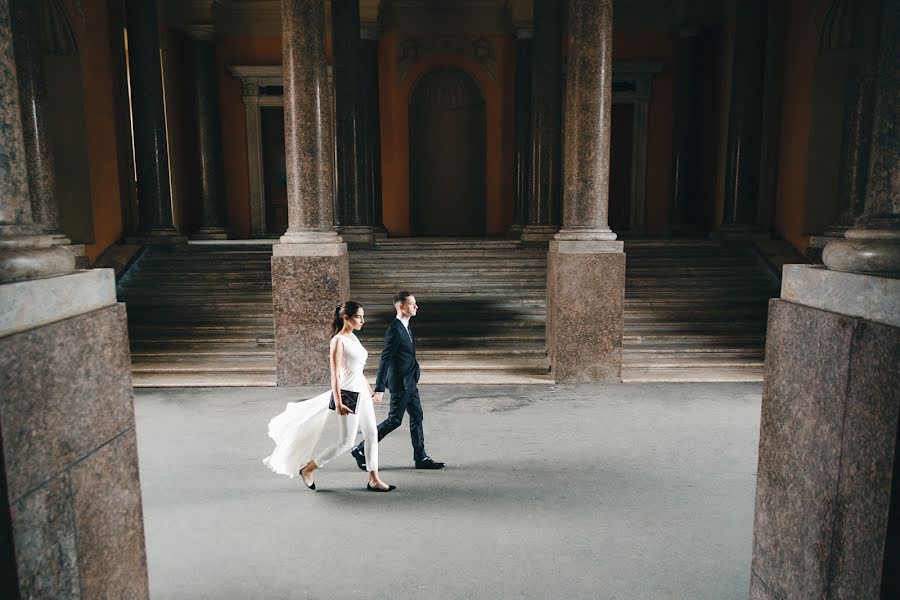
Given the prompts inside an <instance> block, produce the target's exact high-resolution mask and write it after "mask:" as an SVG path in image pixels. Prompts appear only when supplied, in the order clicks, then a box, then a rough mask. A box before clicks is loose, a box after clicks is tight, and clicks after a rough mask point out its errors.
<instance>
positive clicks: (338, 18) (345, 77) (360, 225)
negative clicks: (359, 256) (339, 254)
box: [331, 0, 374, 247]
mask: <svg viewBox="0 0 900 600" xmlns="http://www.w3.org/2000/svg"><path fill="white" fill-rule="evenodd" d="M331 23H332V25H331V31H332V34H333V38H332V39H333V47H334V61H333V73H334V121H335V122H334V142H335V145H336V148H335V156H336V158H337V165H336V166H337V190H335V200H336V202H335V225H337V231H338V233H340V234H341V237H343V238H344V241H345V242H347V244H348V245H350V246H351V247H353V246H361V247H371V246H372V242H373V240H374V229H373V227H372V207H371V206H369V205H368V201H369V200H370V195H369V194H367V193H366V190H365V189H364V188H365V182H364V180H363V178H364V175H365V166H364V157H365V148H364V143H365V141H364V139H363V134H364V131H363V122H364V120H365V116H364V111H365V108H364V106H363V101H362V85H361V84H362V82H361V81H360V74H361V70H362V69H361V64H360V63H361V59H362V54H361V44H360V31H359V0H332V3H331Z"/></svg>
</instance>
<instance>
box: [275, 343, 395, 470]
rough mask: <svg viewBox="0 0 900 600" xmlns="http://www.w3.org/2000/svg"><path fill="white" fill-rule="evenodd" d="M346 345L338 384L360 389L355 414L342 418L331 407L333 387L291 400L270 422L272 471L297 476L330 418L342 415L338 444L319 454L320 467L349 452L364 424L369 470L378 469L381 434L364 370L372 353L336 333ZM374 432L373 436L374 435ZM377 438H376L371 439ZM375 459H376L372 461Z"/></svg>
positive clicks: (310, 457)
mask: <svg viewBox="0 0 900 600" xmlns="http://www.w3.org/2000/svg"><path fill="white" fill-rule="evenodd" d="M336 337H337V338H338V340H340V343H342V344H343V345H344V352H343V358H342V360H341V363H342V364H341V372H340V375H339V377H338V382H339V383H338V385H339V386H340V388H341V389H342V390H350V391H353V392H359V400H358V401H357V405H356V414H351V415H347V416H344V417H339V416H338V415H337V413H336V412H335V411H333V410H330V409H329V408H328V404H329V402H330V400H331V390H328V391H326V392H324V393H322V394H319V395H318V396H315V397H313V398H310V399H309V400H303V401H301V402H288V404H287V406H286V407H285V409H284V412H283V413H281V414H279V415H278V416H276V417H275V418H273V419H272V420H271V421H269V437H270V438H272V439H273V440H275V444H276V447H275V451H274V452H272V454H271V456H267V457H266V458H264V459H263V463H265V464H266V466H268V467H269V468H270V469H272V471H274V472H275V473H279V474H281V475H287V476H288V477H294V476H296V475H297V474H298V473H299V471H300V469H301V468H302V467H303V466H305V465H306V464H307V463H308V462H309V461H310V459H312V458H313V452H314V451H315V449H316V445H317V444H318V443H319V438H321V437H322V432H323V431H324V430H325V426H326V424H327V423H328V419H329V418H339V419H341V420H340V422H339V423H340V429H341V436H340V439H339V440H338V442H337V443H336V444H334V445H333V446H331V447H329V448H328V449H326V450H324V451H322V452H321V453H320V454H319V455H318V456H317V457H316V464H317V465H318V466H319V467H322V466H324V464H325V463H326V462H328V461H330V460H332V459H333V458H335V457H336V456H338V455H340V454H342V453H343V452H346V451H348V450H349V449H350V448H351V447H353V444H354V443H355V441H356V432H357V430H358V429H359V427H360V426H361V427H362V429H363V435H365V436H366V445H365V452H366V463H367V465H368V466H369V470H376V469H377V468H378V466H377V465H378V433H377V428H376V426H375V410H374V407H373V405H372V397H371V395H370V394H369V384H368V383H367V382H366V378H365V375H363V369H364V368H365V366H366V358H368V356H369V353H368V352H367V351H366V349H365V348H364V347H363V345H362V344H361V343H360V341H359V339H358V338H357V337H356V336H355V335H353V334H350V335H347V336H345V335H337V336H336ZM373 433H374V435H373ZM373 437H374V439H372V438H373ZM373 459H374V460H373Z"/></svg>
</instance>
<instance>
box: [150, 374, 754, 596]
mask: <svg viewBox="0 0 900 600" xmlns="http://www.w3.org/2000/svg"><path fill="white" fill-rule="evenodd" d="M324 389H325V388H324V387H321V386H320V387H303V388H217V389H209V388H206V389H169V390H163V389H141V390H136V392H135V394H136V396H135V411H136V415H137V433H138V444H139V456H140V469H141V485H142V489H143V499H144V519H145V526H146V539H147V552H148V563H149V569H150V591H151V595H152V597H153V598H155V599H174V598H178V599H182V598H189V599H205V598H210V599H216V600H228V599H232V598H234V599H250V598H252V599H277V598H316V599H343V598H371V599H380V598H392V599H406V598H416V599H418V598H428V599H444V598H449V599H456V598H478V599H481V598H487V599H503V598H537V599H578V598H591V599H618V600H632V599H634V600H639V599H645V598H646V599H651V598H652V599H654V600H658V599H663V598H675V599H684V600H701V599H706V598H709V599H715V600H728V599H735V600H737V599H741V600H744V599H746V598H747V595H748V589H749V573H750V557H751V542H752V525H753V495H754V488H755V481H756V477H755V471H756V459H757V445H758V435H759V410H760V394H761V385H760V384H622V385H608V386H599V385H593V386H536V385H523V386H474V385H431V386H423V387H422V388H421V391H422V399H423V404H424V409H425V429H426V443H427V448H428V451H429V453H430V454H431V455H432V456H433V457H434V458H436V459H438V460H444V461H446V462H447V463H448V467H447V468H446V469H444V470H443V471H421V470H415V469H413V468H412V451H411V448H410V443H409V433H408V431H409V430H408V426H407V422H406V421H404V424H403V425H402V426H401V427H400V428H399V429H397V430H396V431H395V432H394V433H392V434H391V435H390V436H388V437H387V438H385V440H383V441H382V445H381V463H382V464H381V467H382V470H381V473H382V478H383V479H384V480H385V481H387V482H389V483H393V484H395V485H397V486H398V489H397V490H396V491H395V492H393V493H390V494H374V493H370V492H366V491H365V489H364V488H365V483H366V480H365V473H363V472H362V471H360V470H358V469H357V467H356V464H355V463H354V461H353V459H352V458H351V457H350V456H349V455H346V456H344V457H339V458H338V459H336V460H335V461H334V462H332V463H331V464H329V465H328V466H327V467H326V468H323V469H322V470H320V471H318V472H317V473H316V481H317V486H318V487H319V489H320V491H318V492H311V491H309V490H307V489H306V488H304V487H303V485H302V483H301V482H300V480H299V479H296V478H295V479H289V478H287V477H283V476H277V475H274V474H273V473H271V472H270V471H269V470H268V469H267V468H266V467H265V466H264V465H263V464H262V462H261V459H262V458H263V457H264V456H266V455H268V454H269V453H270V451H271V449H272V447H273V444H272V442H271V440H270V439H269V438H268V437H267V435H266V426H267V423H268V420H269V419H270V418H271V417H272V416H274V415H275V414H277V413H278V412H280V411H281V410H282V409H283V407H284V403H285V402H287V401H290V400H297V399H302V398H306V397H311V396H313V395H315V394H316V393H319V392H321V391H323V390H324ZM386 401H387V398H385V403H384V404H381V405H379V406H377V408H376V412H377V416H378V418H379V420H380V419H381V418H383V417H384V416H385V414H386V411H387V403H386ZM336 431H337V429H336V426H334V424H333V423H332V424H331V425H330V428H329V429H328V430H327V431H326V433H325V435H324V437H323V440H322V443H327V442H329V441H330V440H331V439H332V437H333V436H336Z"/></svg>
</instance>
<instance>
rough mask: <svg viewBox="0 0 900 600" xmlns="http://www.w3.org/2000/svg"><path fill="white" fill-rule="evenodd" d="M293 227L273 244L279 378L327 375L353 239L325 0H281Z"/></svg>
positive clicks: (317, 379) (301, 380)
mask: <svg viewBox="0 0 900 600" xmlns="http://www.w3.org/2000/svg"><path fill="white" fill-rule="evenodd" d="M281 25H282V53H283V55H284V59H283V60H284V133H285V161H286V164H287V193H288V230H287V232H286V233H285V234H284V235H283V236H282V237H281V239H280V240H279V243H278V244H275V246H273V248H272V254H273V256H272V302H273V309H274V313H275V358H276V373H277V374H276V381H277V383H278V385H300V384H308V383H322V382H325V381H327V379H328V343H329V339H330V337H331V336H330V333H329V326H330V324H331V316H332V314H333V313H334V307H335V306H336V305H337V304H339V303H340V302H342V301H343V300H345V299H346V298H347V296H348V294H349V293H350V263H349V257H348V255H347V245H346V244H345V243H344V242H343V240H342V239H341V238H340V237H339V236H338V235H337V234H336V233H335V231H334V222H333V219H334V217H333V214H334V204H333V203H334V198H333V190H334V185H333V180H332V154H331V125H330V122H329V120H330V118H331V94H330V93H329V90H328V76H327V71H326V64H325V2H324V0H282V2H281Z"/></svg>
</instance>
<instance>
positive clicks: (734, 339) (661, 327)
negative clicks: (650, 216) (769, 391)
mask: <svg viewBox="0 0 900 600" xmlns="http://www.w3.org/2000/svg"><path fill="white" fill-rule="evenodd" d="M625 252H626V253H627V263H626V265H627V266H626V275H625V339H624V355H623V365H622V379H623V381H626V382H664V381H762V378H763V357H764V351H765V334H766V317H767V312H768V300H769V298H773V297H776V296H778V291H779V285H778V283H777V280H776V279H774V278H773V276H772V275H770V274H769V273H768V272H767V271H766V269H765V268H763V267H762V265H761V264H760V262H759V259H758V257H757V254H756V253H755V251H754V250H752V249H751V248H749V247H746V246H742V245H727V244H725V245H723V243H721V242H719V241H715V240H683V241H681V240H634V241H626V242H625Z"/></svg>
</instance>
